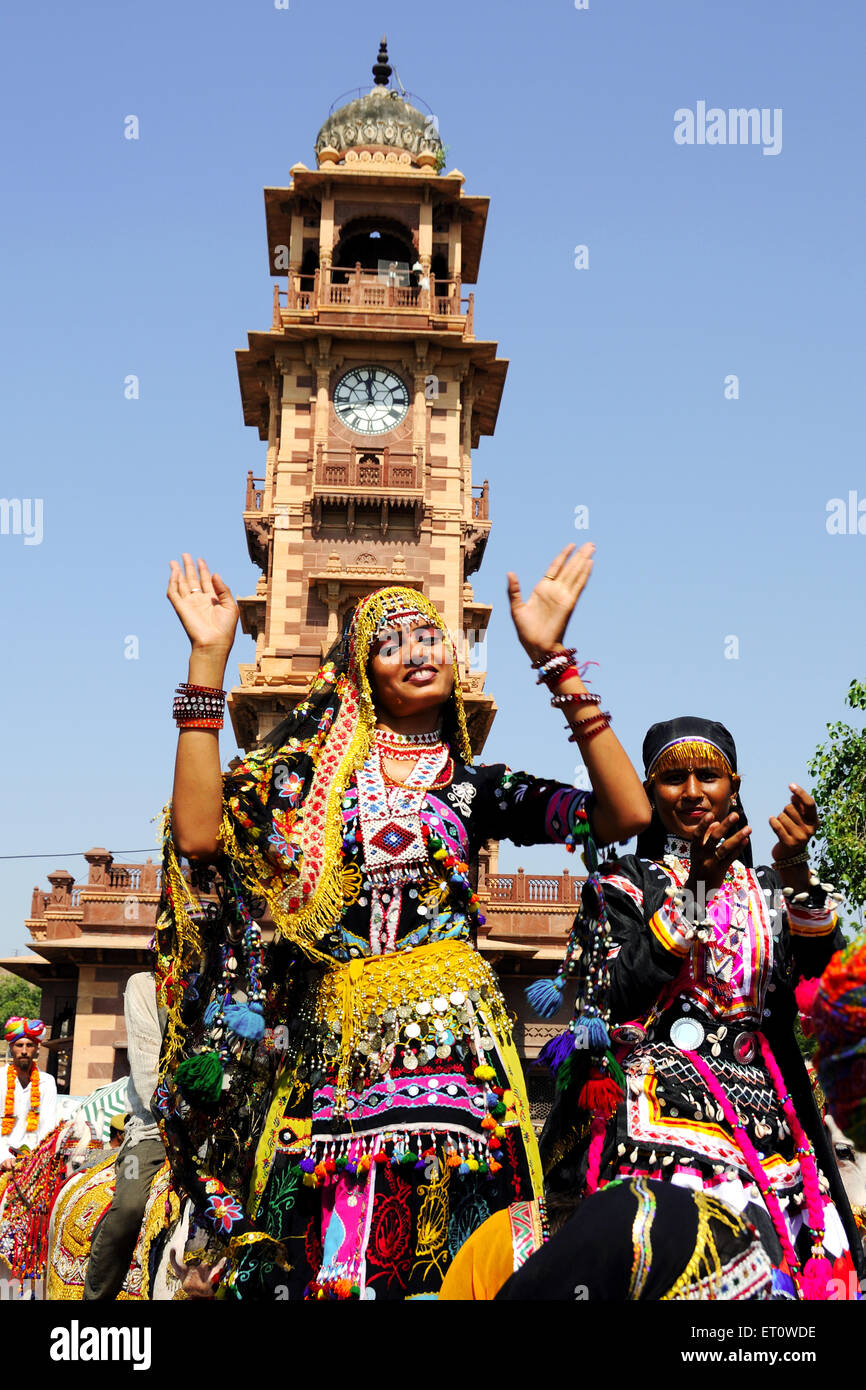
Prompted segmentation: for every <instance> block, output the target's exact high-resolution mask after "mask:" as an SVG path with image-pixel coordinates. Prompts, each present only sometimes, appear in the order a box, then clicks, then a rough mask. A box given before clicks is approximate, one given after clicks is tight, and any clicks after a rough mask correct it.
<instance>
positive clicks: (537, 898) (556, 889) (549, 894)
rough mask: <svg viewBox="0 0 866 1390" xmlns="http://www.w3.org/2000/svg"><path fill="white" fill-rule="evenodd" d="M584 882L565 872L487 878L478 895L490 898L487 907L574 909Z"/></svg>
mask: <svg viewBox="0 0 866 1390" xmlns="http://www.w3.org/2000/svg"><path fill="white" fill-rule="evenodd" d="M583 882H584V880H583V879H582V878H579V877H578V876H577V875H576V874H570V873H569V872H568V870H566V871H565V873H562V874H527V873H525V872H524V870H523V869H518V870H517V873H516V874H490V875H489V876H488V878H487V881H486V883H485V884H484V885H482V886H480V888H479V891H480V892H482V893H483V892H487V893H489V895H490V906H491V907H497V906H499V905H500V904H501V905H502V906H506V905H508V906H523V907H525V906H527V905H528V904H532V905H535V906H539V907H547V906H550V907H555V906H556V905H561V906H562V907H574V906H575V905H576V904H577V903H578V902H579V901H580V890H581V886H582V884H583Z"/></svg>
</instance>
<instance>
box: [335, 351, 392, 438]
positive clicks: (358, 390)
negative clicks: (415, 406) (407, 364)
mask: <svg viewBox="0 0 866 1390" xmlns="http://www.w3.org/2000/svg"><path fill="white" fill-rule="evenodd" d="M408 409H409V392H408V391H407V389H406V386H405V384H404V383H403V381H401V379H400V377H398V376H397V374H396V373H395V372H392V371H390V370H389V368H387V367H353V368H352V370H351V371H350V372H345V373H344V374H343V376H341V377H340V380H339V381H338V382H337V385H336V388H335V390H334V410H335V411H336V413H337V418H338V419H339V420H342V422H343V424H344V425H348V427H349V429H350V430H354V431H355V433H356V434H385V432H386V431H387V430H392V429H394V427H395V425H399V424H400V422H401V420H405V418H406V412H407V411H408Z"/></svg>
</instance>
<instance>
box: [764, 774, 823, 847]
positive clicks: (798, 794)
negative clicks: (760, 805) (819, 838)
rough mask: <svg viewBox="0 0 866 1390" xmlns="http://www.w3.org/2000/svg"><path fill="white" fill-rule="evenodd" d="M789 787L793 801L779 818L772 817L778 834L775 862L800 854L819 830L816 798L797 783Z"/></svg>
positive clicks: (773, 825)
mask: <svg viewBox="0 0 866 1390" xmlns="http://www.w3.org/2000/svg"><path fill="white" fill-rule="evenodd" d="M788 786H789V790H790V792H791V800H790V801H789V802H788V804H787V806H786V807H785V809H784V810H783V811H780V812H779V814H778V816H770V827H771V829H773V830H774V831H775V832H776V843H775V844H774V845H773V858H774V859H775V860H778V859H790V858H791V856H792V855H794V854H799V853H800V852H801V850H804V849H805V848H806V846H807V845H808V843H809V841H810V840H811V838H812V836H813V835H814V834H815V831H816V830H817V829H818V807H817V806H816V805H815V800H814V798H813V797H811V796H810V795H809V793H808V792H807V791H804V790H803V788H802V787H798V786H797V783H796V782H789V784H788Z"/></svg>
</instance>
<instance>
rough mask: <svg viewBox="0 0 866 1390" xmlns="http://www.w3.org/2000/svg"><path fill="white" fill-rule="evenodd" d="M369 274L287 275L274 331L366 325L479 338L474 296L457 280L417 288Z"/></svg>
mask: <svg viewBox="0 0 866 1390" xmlns="http://www.w3.org/2000/svg"><path fill="white" fill-rule="evenodd" d="M400 278H401V277H400V276H397V275H395V276H393V277H392V278H390V279H389V278H388V277H387V276H382V275H381V274H379V272H378V271H375V270H365V269H364V267H363V266H361V264H360V262H359V263H357V264H356V265H355V267H354V269H349V268H347V267H344V266H322V267H320V268H319V269H318V270H316V271H315V272H314V273H313V274H312V275H301V274H299V273H298V272H295V271H292V272H290V273H289V277H288V286H287V288H286V289H281V288H280V286H279V285H274V318H273V325H272V326H273V329H274V330H278V329H280V328H285V327H287V326H288V325H289V324H295V323H320V324H338V323H349V324H358V323H360V324H363V325H366V326H368V327H382V328H393V327H401V328H404V327H405V328H413V329H418V328H428V329H429V328H438V329H445V330H446V331H450V332H459V333H460V334H461V335H462V336H463V337H464V338H473V337H474V336H475V330H474V320H475V295H474V294H469V295H465V296H464V295H463V294H462V293H461V291H462V282H461V278H460V276H459V275H457V276H452V277H450V278H447V279H442V278H441V277H437V276H432V275H431V276H424V277H422V278H421V281H420V283H419V284H417V285H406V284H401V283H399V280H400Z"/></svg>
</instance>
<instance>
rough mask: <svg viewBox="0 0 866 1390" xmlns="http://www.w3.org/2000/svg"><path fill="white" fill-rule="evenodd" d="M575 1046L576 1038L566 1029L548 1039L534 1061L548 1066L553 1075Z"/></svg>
mask: <svg viewBox="0 0 866 1390" xmlns="http://www.w3.org/2000/svg"><path fill="white" fill-rule="evenodd" d="M576 1047H577V1039H576V1038H575V1036H574V1034H573V1033H572V1032H571V1031H570V1030H566V1032H564V1033H558V1034H557V1036H556V1037H555V1038H551V1039H550V1042H547V1043H545V1044H544V1047H543V1048H542V1049H541V1051H540V1052H539V1054H538V1056H537V1058H536V1061H538V1062H541V1063H543V1064H544V1066H546V1067H549V1068H550V1070H551V1071H552V1072H553V1074H554V1076H555V1075H556V1073H557V1072H558V1071H559V1068H560V1067H561V1066H562V1064H563V1062H564V1061H565V1060H566V1058H567V1057H570V1056H571V1054H572V1052H573V1051H574V1049H575V1048H576Z"/></svg>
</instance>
